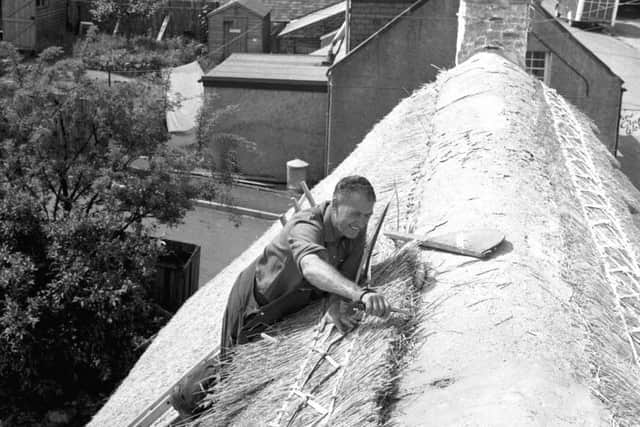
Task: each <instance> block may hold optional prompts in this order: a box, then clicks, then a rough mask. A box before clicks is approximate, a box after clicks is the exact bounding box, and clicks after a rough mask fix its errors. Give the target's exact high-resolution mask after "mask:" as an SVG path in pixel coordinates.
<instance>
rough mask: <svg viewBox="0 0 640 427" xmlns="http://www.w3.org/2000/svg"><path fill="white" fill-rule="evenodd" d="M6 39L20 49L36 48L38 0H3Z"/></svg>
mask: <svg viewBox="0 0 640 427" xmlns="http://www.w3.org/2000/svg"><path fill="white" fill-rule="evenodd" d="M2 21H3V31H4V37H3V38H4V40H5V41H8V42H11V43H13V45H14V46H15V47H17V48H18V49H29V50H32V49H35V48H36V0H2Z"/></svg>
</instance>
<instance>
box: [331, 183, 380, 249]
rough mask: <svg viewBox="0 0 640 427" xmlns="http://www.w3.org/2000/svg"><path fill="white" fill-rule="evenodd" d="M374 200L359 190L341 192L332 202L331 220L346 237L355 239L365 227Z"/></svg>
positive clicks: (371, 211)
mask: <svg viewBox="0 0 640 427" xmlns="http://www.w3.org/2000/svg"><path fill="white" fill-rule="evenodd" d="M373 204H374V201H373V200H370V199H369V198H368V197H367V196H366V195H364V194H362V193H360V192H355V191H352V192H349V193H346V194H342V195H340V196H339V197H338V200H333V202H332V209H333V211H332V216H331V220H332V222H333V226H334V227H335V228H336V230H337V231H338V232H339V233H340V234H341V235H343V236H345V237H346V238H348V239H355V238H356V237H357V236H358V234H360V233H361V232H362V231H363V230H364V229H366V228H367V224H368V223H369V218H371V214H372V213H373Z"/></svg>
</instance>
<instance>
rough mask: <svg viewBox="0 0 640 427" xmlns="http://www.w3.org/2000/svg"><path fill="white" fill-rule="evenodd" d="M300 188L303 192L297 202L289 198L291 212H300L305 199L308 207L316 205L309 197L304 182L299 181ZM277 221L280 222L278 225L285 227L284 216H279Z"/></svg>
mask: <svg viewBox="0 0 640 427" xmlns="http://www.w3.org/2000/svg"><path fill="white" fill-rule="evenodd" d="M300 187H302V191H303V194H302V196H300V198H299V199H297V200H296V198H295V197H291V202H292V203H291V204H292V205H293V210H294V211H295V212H300V211H301V210H302V208H301V207H300V206H301V205H302V202H303V201H304V198H305V197H306V198H307V201H308V202H309V206H311V207H314V206H315V205H316V202H315V200H314V199H313V196H312V195H311V191H309V187H307V184H306V183H305V182H304V181H300ZM278 220H280V224H282V226H283V227H284V226H285V225H287V216H286V214H282V215H280V217H279V218H278Z"/></svg>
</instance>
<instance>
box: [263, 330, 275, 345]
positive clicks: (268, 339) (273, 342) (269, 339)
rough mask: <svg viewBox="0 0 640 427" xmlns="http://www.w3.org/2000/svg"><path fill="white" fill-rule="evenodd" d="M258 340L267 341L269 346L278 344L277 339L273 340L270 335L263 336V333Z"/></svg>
mask: <svg viewBox="0 0 640 427" xmlns="http://www.w3.org/2000/svg"><path fill="white" fill-rule="evenodd" d="M260 338H262V339H265V340H267V341H269V342H270V343H271V344H278V343H279V342H280V341H278V339H277V338H274V337H272V336H271V335H268V334H265V333H264V332H261V333H260Z"/></svg>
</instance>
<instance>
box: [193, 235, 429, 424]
mask: <svg viewBox="0 0 640 427" xmlns="http://www.w3.org/2000/svg"><path fill="white" fill-rule="evenodd" d="M416 252H417V249H416V247H415V246H408V247H405V248H403V249H402V250H401V251H399V252H398V253H394V254H392V255H391V256H389V257H388V258H386V259H385V261H384V262H383V263H382V264H379V265H377V266H376V267H375V268H374V269H373V274H372V285H374V286H376V288H377V289H378V290H379V292H382V293H384V295H385V296H386V297H387V298H388V300H389V301H390V302H391V303H392V304H393V305H394V306H395V307H399V308H403V309H405V310H408V311H409V312H410V313H413V314H415V310H414V307H415V299H416V293H417V291H418V290H419V288H420V287H421V286H422V284H423V280H422V279H423V277H421V276H420V275H417V276H416V272H417V271H419V270H420V269H419V268H416V259H417V258H416V255H417V253H416ZM381 256H382V255H381V254H378V258H380V257H381ZM323 308H324V304H322V303H318V304H316V305H314V306H311V307H309V308H307V309H305V310H303V311H302V312H300V313H297V314H296V315H294V316H291V317H289V318H287V319H286V320H284V321H282V322H280V323H279V324H277V325H276V326H275V327H274V328H273V329H272V330H270V331H269V332H268V334H269V335H270V336H271V337H273V338H275V339H277V340H278V343H277V344H274V343H272V342H271V341H270V340H260V341H257V342H255V343H251V344H247V345H242V346H238V347H236V348H235V349H234V351H233V353H232V355H231V361H230V362H229V363H228V364H227V365H226V366H225V367H224V368H223V371H222V376H223V378H224V379H222V380H221V381H220V382H218V383H217V384H216V385H215V386H214V387H213V388H212V389H211V390H210V395H209V396H208V398H207V399H205V403H208V404H210V405H211V406H210V408H209V409H208V410H207V411H206V412H205V413H204V415H202V416H201V417H200V418H199V419H198V421H196V422H194V423H192V425H200V426H224V425H237V426H262V425H267V424H270V423H273V425H295V426H306V425H311V424H312V423H313V422H314V421H317V422H319V421H322V422H323V423H324V424H328V425H345V426H354V425H358V426H363V425H378V424H379V423H380V421H381V420H382V418H383V417H384V415H385V414H384V412H381V411H380V410H379V409H380V407H381V406H382V405H381V402H382V401H383V400H384V399H385V398H386V394H387V392H388V391H389V389H390V380H391V379H392V377H393V375H395V374H396V369H397V366H396V364H395V363H393V360H396V361H398V360H399V359H400V358H401V356H402V354H403V353H404V352H405V351H406V344H407V343H408V342H410V340H411V334H412V333H413V332H414V331H415V329H416V325H417V324H418V323H419V321H418V317H417V316H414V315H410V316H408V315H406V314H396V315H392V316H390V317H389V318H387V319H384V320H383V319H378V318H365V319H363V321H362V323H361V325H360V326H359V327H358V328H356V329H355V330H354V331H352V332H351V333H349V334H347V335H345V336H343V335H342V334H340V333H339V332H338V331H336V330H335V329H332V328H331V327H330V325H327V326H325V327H324V329H320V328H318V326H319V320H320V319H321V318H322V315H323V313H324V310H323ZM327 349H328V355H329V357H330V358H331V359H330V361H327V360H325V359H324V358H323V356H322V354H321V352H322V351H323V350H327ZM330 362H338V363H340V364H342V365H343V366H341V367H338V366H333V365H332V364H331V363H330ZM314 368H315V369H314ZM293 390H299V391H301V392H303V393H306V394H309V395H310V398H311V399H313V401H314V402H313V403H317V404H318V405H321V407H323V408H325V409H327V410H329V409H330V408H331V407H332V406H333V405H334V404H335V407H334V408H333V410H331V411H330V413H329V414H326V415H323V414H321V413H319V412H318V411H317V410H316V409H314V408H313V405H309V404H306V403H305V399H303V398H301V397H300V396H299V395H297V394H295V393H294V392H293ZM187 424H189V423H187Z"/></svg>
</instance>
